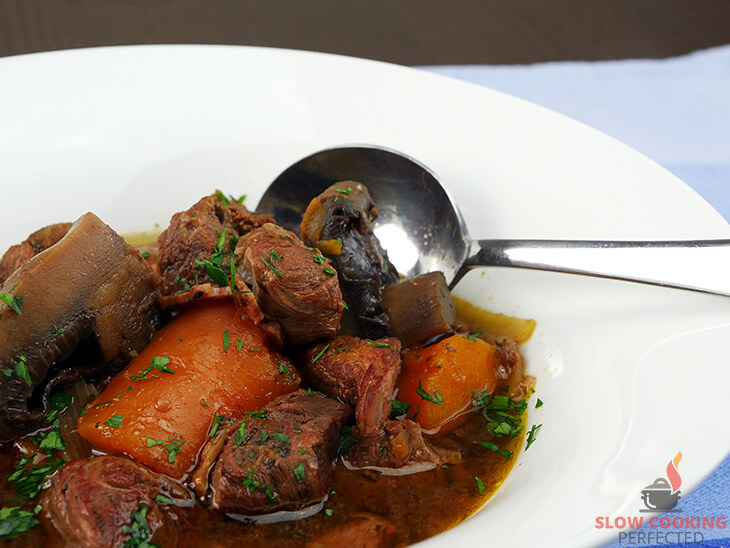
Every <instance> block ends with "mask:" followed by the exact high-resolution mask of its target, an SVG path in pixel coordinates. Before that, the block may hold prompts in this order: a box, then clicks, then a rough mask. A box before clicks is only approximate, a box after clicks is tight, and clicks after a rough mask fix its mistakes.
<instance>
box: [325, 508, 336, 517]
mask: <svg viewBox="0 0 730 548" xmlns="http://www.w3.org/2000/svg"><path fill="white" fill-rule="evenodd" d="M334 513H335V511H334V510H333V509H332V508H326V509H325V511H324V515H325V516H327V517H329V516H331V515H332V514H334Z"/></svg>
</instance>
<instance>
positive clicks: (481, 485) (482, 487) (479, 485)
mask: <svg viewBox="0 0 730 548" xmlns="http://www.w3.org/2000/svg"><path fill="white" fill-rule="evenodd" d="M474 481H475V482H476V484H477V491H479V494H480V495H483V494H484V491H485V490H486V487H485V485H484V482H483V481H482V480H480V479H479V478H478V477H477V476H474Z"/></svg>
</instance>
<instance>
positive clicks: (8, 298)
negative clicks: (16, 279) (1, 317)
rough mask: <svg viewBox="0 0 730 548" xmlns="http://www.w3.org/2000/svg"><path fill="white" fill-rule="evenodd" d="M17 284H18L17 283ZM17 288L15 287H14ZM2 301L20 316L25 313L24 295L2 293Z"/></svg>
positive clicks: (0, 296)
mask: <svg viewBox="0 0 730 548" xmlns="http://www.w3.org/2000/svg"><path fill="white" fill-rule="evenodd" d="M16 285H17V284H16ZM13 289H15V288H13ZM0 301H2V302H4V303H5V304H6V305H8V306H9V307H10V310H12V311H13V312H15V313H16V314H17V315H18V316H20V315H21V314H22V313H23V297H22V296H21V295H11V294H9V293H0Z"/></svg>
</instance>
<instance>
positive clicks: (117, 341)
mask: <svg viewBox="0 0 730 548" xmlns="http://www.w3.org/2000/svg"><path fill="white" fill-rule="evenodd" d="M160 283H161V281H160V278H159V276H158V275H157V274H155V273H154V272H153V271H152V269H150V267H149V266H147V265H146V264H145V263H144V261H143V260H142V257H141V256H140V254H139V253H138V252H137V251H136V250H135V249H134V248H132V247H130V246H129V245H128V244H127V243H126V242H125V241H124V240H123V239H122V237H121V236H119V234H117V233H116V232H114V231H113V230H112V229H111V228H109V227H108V226H107V225H105V224H104V223H103V222H102V221H101V220H100V219H99V218H98V217H96V216H95V215H94V214H93V213H87V214H85V215H83V216H82V217H81V218H79V219H78V220H77V221H76V222H75V223H74V224H73V226H72V227H71V228H70V229H69V230H68V232H67V233H66V235H65V236H64V237H63V238H61V239H60V240H59V241H58V242H56V243H55V244H54V245H52V246H51V247H49V248H48V249H46V250H45V251H43V252H42V253H39V254H38V255H35V256H34V257H33V258H32V259H30V260H29V261H27V262H26V263H24V264H23V265H22V266H21V267H20V268H18V269H17V270H15V271H14V272H13V273H12V274H11V275H10V276H9V277H8V278H7V280H5V281H4V282H3V283H2V284H0V293H12V294H13V295H14V296H16V297H17V298H20V297H22V299H23V301H22V310H20V312H21V313H18V311H15V310H13V309H10V308H8V307H7V305H6V304H4V303H0V370H2V372H3V373H4V374H3V375H0V441H8V440H11V439H14V438H15V437H17V436H19V435H21V434H24V433H27V432H30V431H32V430H34V429H35V428H37V427H38V426H40V425H41V424H43V423H44V421H45V415H46V414H47V413H48V411H49V410H48V405H47V399H48V396H49V395H50V392H51V390H52V389H53V387H54V386H56V385H58V384H62V383H68V382H70V381H72V380H74V379H75V378H76V377H78V376H79V375H82V374H83V375H85V376H88V375H92V374H97V375H99V376H102V375H106V374H109V373H113V372H114V371H115V370H116V368H117V366H119V365H121V364H123V363H124V362H125V361H126V360H128V359H129V358H130V357H131V356H133V355H134V354H136V353H137V352H139V351H140V350H142V348H144V346H145V345H146V344H147V343H148V342H149V340H150V338H151V337H152V334H153V333H154V331H155V330H156V329H157V328H158V327H159V325H160V321H161V320H160V314H159V309H158V305H157V299H158V296H159V285H160ZM82 347H83V348H84V351H85V352H86V353H87V355H90V356H92V359H89V360H88V361H89V362H90V363H89V364H88V366H87V364H83V365H84V367H82V366H81V364H80V363H76V362H75V361H74V360H70V361H68V362H67V363H64V360H66V358H68V357H69V356H71V354H72V353H73V352H76V351H77V350H78V349H80V348H82ZM79 361H80V362H81V361H83V360H79Z"/></svg>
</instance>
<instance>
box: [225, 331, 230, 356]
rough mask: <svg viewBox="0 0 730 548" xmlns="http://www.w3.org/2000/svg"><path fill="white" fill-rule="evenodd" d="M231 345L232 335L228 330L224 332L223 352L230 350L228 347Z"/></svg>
mask: <svg viewBox="0 0 730 548" xmlns="http://www.w3.org/2000/svg"><path fill="white" fill-rule="evenodd" d="M229 346H231V336H230V335H229V334H228V331H224V332H223V352H225V351H226V350H228V347H229Z"/></svg>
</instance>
